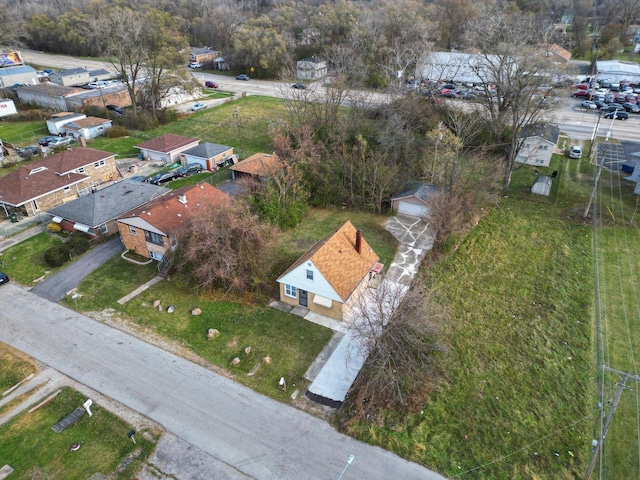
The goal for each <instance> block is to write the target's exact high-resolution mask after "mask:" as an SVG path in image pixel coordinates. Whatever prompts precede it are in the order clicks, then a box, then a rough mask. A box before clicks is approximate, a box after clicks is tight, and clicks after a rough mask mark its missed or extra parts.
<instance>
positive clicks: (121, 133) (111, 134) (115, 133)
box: [104, 125, 129, 138]
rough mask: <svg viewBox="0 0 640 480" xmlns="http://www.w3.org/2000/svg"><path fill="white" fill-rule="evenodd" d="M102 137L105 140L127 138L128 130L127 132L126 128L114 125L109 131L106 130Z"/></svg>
mask: <svg viewBox="0 0 640 480" xmlns="http://www.w3.org/2000/svg"><path fill="white" fill-rule="evenodd" d="M104 136H105V137H107V138H120V137H128V136H129V130H127V129H126V127H123V126H122V125H114V126H112V127H111V128H110V129H109V130H107V133H105V134H104Z"/></svg>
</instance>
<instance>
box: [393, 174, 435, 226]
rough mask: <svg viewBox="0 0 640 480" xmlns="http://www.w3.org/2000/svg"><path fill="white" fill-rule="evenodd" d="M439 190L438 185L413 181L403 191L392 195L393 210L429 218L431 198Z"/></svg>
mask: <svg viewBox="0 0 640 480" xmlns="http://www.w3.org/2000/svg"><path fill="white" fill-rule="evenodd" d="M437 191H438V187H437V186H436V185H433V184H427V183H422V182H412V183H410V184H408V185H406V186H405V189H404V190H403V191H402V192H401V193H399V194H398V195H394V196H393V197H391V210H393V211H394V212H397V213H399V214H402V215H410V216H413V217H423V218H427V217H429V215H430V211H429V199H430V197H431V196H432V195H434V194H435V193H436V192H437Z"/></svg>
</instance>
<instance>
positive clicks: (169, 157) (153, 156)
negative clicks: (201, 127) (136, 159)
mask: <svg viewBox="0 0 640 480" xmlns="http://www.w3.org/2000/svg"><path fill="white" fill-rule="evenodd" d="M199 143H200V140H198V139H197V138H189V137H183V136H182V135H174V134H173V133H167V134H166V135H163V136H161V137H157V138H153V139H151V140H147V141H146V142H143V143H141V144H139V145H134V148H138V149H139V150H140V156H141V157H142V158H145V159H147V160H153V161H161V162H164V163H173V162H177V161H179V160H180V154H181V153H182V152H184V151H185V150H189V149H190V148H193V147H195V146H197V145H198V144H199Z"/></svg>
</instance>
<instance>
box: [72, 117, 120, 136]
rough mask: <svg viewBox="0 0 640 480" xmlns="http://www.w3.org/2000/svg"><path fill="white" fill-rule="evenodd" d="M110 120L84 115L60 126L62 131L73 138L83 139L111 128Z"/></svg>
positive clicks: (101, 133) (103, 132)
mask: <svg viewBox="0 0 640 480" xmlns="http://www.w3.org/2000/svg"><path fill="white" fill-rule="evenodd" d="M112 123H113V122H112V121H111V120H109V119H106V118H100V117H86V118H80V119H77V120H72V121H70V122H69V123H65V124H64V125H62V126H61V127H60V131H61V132H62V133H66V134H67V135H72V136H73V137H74V138H80V137H84V139H85V140H89V139H91V138H96V137H99V136H100V135H104V134H105V133H106V132H107V130H109V129H110V128H111V125H112Z"/></svg>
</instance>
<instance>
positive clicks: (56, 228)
mask: <svg viewBox="0 0 640 480" xmlns="http://www.w3.org/2000/svg"><path fill="white" fill-rule="evenodd" d="M47 230H49V231H50V232H53V233H60V231H61V230H62V227H61V226H60V225H59V224H57V223H56V222H51V223H49V224H48V225H47Z"/></svg>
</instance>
